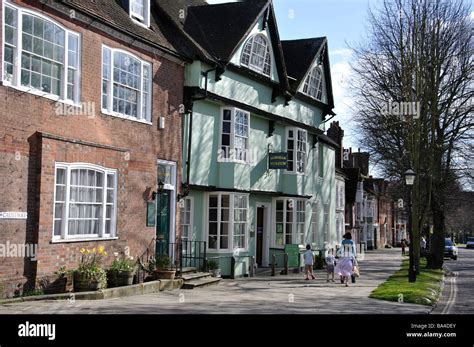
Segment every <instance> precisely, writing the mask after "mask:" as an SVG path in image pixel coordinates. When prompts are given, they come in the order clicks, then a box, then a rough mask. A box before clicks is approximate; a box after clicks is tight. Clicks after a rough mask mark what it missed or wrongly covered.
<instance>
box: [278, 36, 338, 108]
mask: <svg viewBox="0 0 474 347" xmlns="http://www.w3.org/2000/svg"><path fill="white" fill-rule="evenodd" d="M281 45H282V48H283V54H284V56H285V63H286V68H287V71H288V75H289V76H290V77H292V83H291V89H292V92H293V93H296V92H297V91H298V88H299V87H300V86H301V83H303V82H304V81H303V79H304V78H305V76H306V74H307V73H308V71H309V69H310V68H311V66H312V64H313V62H314V60H315V59H316V57H317V56H318V55H319V54H323V56H322V61H323V68H324V75H325V78H326V93H327V98H328V105H329V107H330V108H331V109H332V108H334V98H333V94H332V83H331V69H330V64H329V54H328V47H327V39H326V37H315V38H309V39H300V40H283V41H281Z"/></svg>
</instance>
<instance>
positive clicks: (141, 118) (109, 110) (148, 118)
mask: <svg viewBox="0 0 474 347" xmlns="http://www.w3.org/2000/svg"><path fill="white" fill-rule="evenodd" d="M105 50H108V51H109V58H110V61H109V62H108V65H109V80H108V81H107V104H108V105H107V107H104V103H103V92H102V88H103V86H102V84H103V82H104V51H105ZM114 53H120V54H124V55H126V56H129V57H131V58H133V59H136V60H138V61H139V62H140V90H139V100H138V105H137V108H138V114H137V117H132V116H128V115H126V114H122V113H119V112H115V111H114V110H113V98H114V93H113V88H114V83H115V81H114V71H113V69H114ZM101 54H102V58H101V61H102V67H101V78H100V90H101V99H100V100H101V101H100V102H101V110H102V113H104V114H108V115H112V116H115V117H118V118H123V119H127V120H131V121H135V122H140V123H146V124H152V104H151V103H152V100H153V89H152V86H153V64H152V63H150V62H148V61H145V60H143V59H140V58H139V57H138V56H136V55H135V54H133V53H130V52H128V51H125V50H123V49H118V48H112V47H109V46H106V45H102V50H101ZM145 65H146V66H148V67H149V69H150V76H149V81H148V98H147V100H145V101H144V100H143V99H144V93H145V92H144V88H145V83H144V78H143V67H144V66H145ZM117 83H118V82H117ZM143 102H146V103H147V105H146V109H147V114H146V115H143Z"/></svg>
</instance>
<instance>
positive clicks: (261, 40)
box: [241, 35, 272, 76]
mask: <svg viewBox="0 0 474 347" xmlns="http://www.w3.org/2000/svg"><path fill="white" fill-rule="evenodd" d="M271 61H272V58H271V56H270V45H269V44H268V41H267V39H266V37H265V36H263V35H255V36H252V37H251V38H250V39H249V40H248V41H247V43H246V44H245V46H244V50H243V52H242V59H241V64H242V65H243V66H247V67H248V68H249V69H251V70H254V71H256V72H258V73H261V74H264V75H266V76H270V71H271Z"/></svg>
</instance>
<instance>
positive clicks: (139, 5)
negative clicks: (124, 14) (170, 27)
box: [129, 0, 150, 28]
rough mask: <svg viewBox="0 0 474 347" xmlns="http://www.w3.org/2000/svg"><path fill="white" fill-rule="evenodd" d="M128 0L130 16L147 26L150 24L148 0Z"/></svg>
mask: <svg viewBox="0 0 474 347" xmlns="http://www.w3.org/2000/svg"><path fill="white" fill-rule="evenodd" d="M129 1H130V2H129V7H130V8H129V13H130V18H132V19H133V20H135V21H137V22H139V23H140V24H143V25H144V26H146V27H147V28H148V27H149V26H150V0H129Z"/></svg>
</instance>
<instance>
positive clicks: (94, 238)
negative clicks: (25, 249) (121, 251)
mask: <svg viewBox="0 0 474 347" xmlns="http://www.w3.org/2000/svg"><path fill="white" fill-rule="evenodd" d="M112 240H118V237H85V238H77V239H76V238H68V239H53V240H51V241H50V243H70V242H91V241H112Z"/></svg>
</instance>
